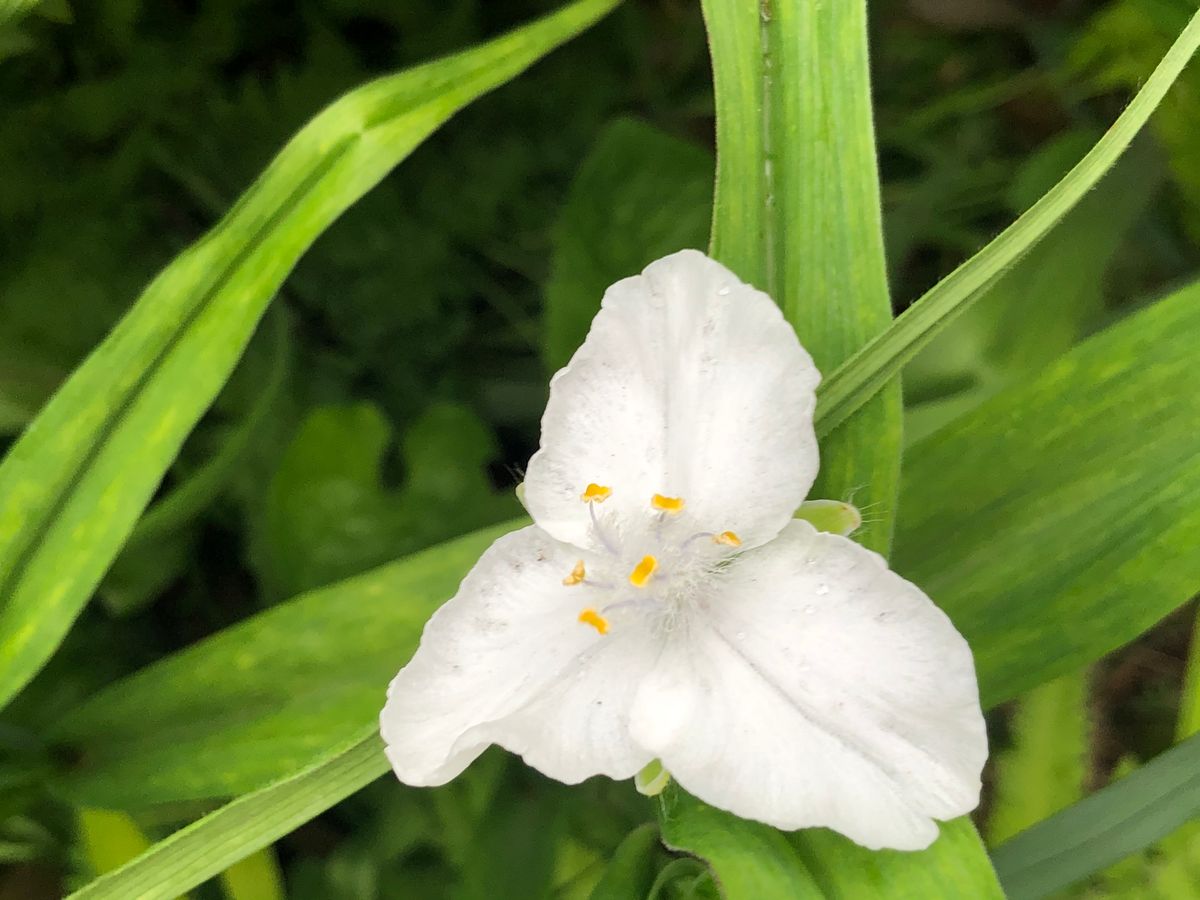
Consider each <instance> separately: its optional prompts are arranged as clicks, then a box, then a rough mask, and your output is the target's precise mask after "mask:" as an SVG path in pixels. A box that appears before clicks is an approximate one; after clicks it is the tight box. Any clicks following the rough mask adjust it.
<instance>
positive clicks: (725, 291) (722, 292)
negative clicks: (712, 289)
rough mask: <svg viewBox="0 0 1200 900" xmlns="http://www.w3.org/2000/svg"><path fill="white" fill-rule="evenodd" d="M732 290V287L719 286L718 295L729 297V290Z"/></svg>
mask: <svg viewBox="0 0 1200 900" xmlns="http://www.w3.org/2000/svg"><path fill="white" fill-rule="evenodd" d="M731 290H732V288H730V287H723V288H718V289H717V296H718V297H728V296H729V292H730V291H731Z"/></svg>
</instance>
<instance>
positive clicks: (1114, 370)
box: [894, 284, 1200, 706]
mask: <svg viewBox="0 0 1200 900" xmlns="http://www.w3.org/2000/svg"><path fill="white" fill-rule="evenodd" d="M1198 329H1200V284H1195V285H1192V286H1190V287H1188V288H1185V289H1183V290H1181V291H1179V292H1177V293H1176V294H1174V295H1173V296H1171V297H1168V298H1166V299H1164V300H1160V301H1159V302H1158V303H1156V304H1154V305H1153V306H1151V307H1150V308H1148V309H1145V310H1142V311H1141V312H1139V313H1137V314H1136V315H1134V316H1132V317H1130V318H1129V319H1127V320H1125V321H1124V322H1121V323H1120V324H1118V325H1116V326H1114V327H1112V328H1110V329H1108V330H1107V331H1105V332H1102V333H1100V334H1098V335H1096V336H1095V337H1093V338H1091V339H1090V340H1088V341H1086V342H1085V343H1083V344H1081V345H1080V346H1078V347H1077V348H1075V349H1074V350H1072V351H1071V352H1070V353H1068V354H1067V355H1066V356H1064V357H1063V358H1062V359H1061V360H1059V362H1057V363H1056V364H1055V365H1053V366H1051V367H1049V368H1048V369H1046V371H1044V372H1043V373H1042V374H1041V375H1039V376H1038V377H1037V378H1036V379H1034V380H1033V381H1031V382H1029V383H1027V384H1025V385H1021V386H1018V387H1014V388H1010V389H1009V390H1007V391H1004V392H1002V393H1000V394H998V395H997V396H996V397H994V398H992V399H991V400H989V401H987V402H985V403H984V404H983V405H982V406H980V407H979V408H978V409H977V410H975V411H974V412H972V413H970V414H968V415H967V416H964V417H963V418H961V419H958V420H956V421H955V422H953V423H952V424H951V425H949V426H947V427H946V428H944V429H943V430H941V431H939V432H936V433H935V434H933V435H932V436H931V437H929V438H927V439H926V440H924V441H921V442H920V443H918V444H916V445H915V446H914V447H913V449H912V452H911V455H910V461H909V463H908V466H907V467H906V469H905V473H904V487H903V490H902V492H901V499H902V504H903V506H902V508H903V510H904V512H903V514H902V516H901V523H900V528H899V530H898V531H897V540H896V552H895V556H894V562H895V566H896V569H897V570H898V571H899V572H901V573H902V574H903V575H905V576H906V577H908V578H911V579H912V580H913V581H915V582H916V583H917V584H919V585H921V586H922V587H923V588H925V589H926V590H927V591H928V592H929V595H930V596H931V597H935V598H937V601H938V603H939V604H940V605H941V606H942V608H943V609H945V610H946V612H947V614H948V615H949V616H950V618H951V619H953V620H954V623H955V624H956V625H957V626H958V628H959V630H960V631H962V633H963V634H964V635H965V636H966V637H967V640H968V641H970V643H971V646H972V648H973V649H974V651H975V664H976V667H977V668H978V670H979V675H980V691H981V692H982V695H983V699H984V703H985V705H987V706H991V705H994V704H996V703H1000V702H1003V701H1005V700H1008V699H1011V698H1012V697H1014V696H1015V695H1017V694H1018V693H1020V692H1021V691H1024V690H1027V689H1029V688H1032V687H1035V686H1037V685H1038V684H1041V683H1043V682H1044V681H1047V680H1048V679H1050V678H1053V677H1056V676H1058V675H1062V674H1065V673H1067V672H1073V671H1077V670H1078V669H1080V668H1081V667H1083V666H1085V665H1087V664H1088V663H1090V662H1092V661H1094V660H1095V659H1097V658H1098V657H1099V656H1101V655H1102V654H1104V653H1107V652H1108V651H1110V650H1112V649H1114V648H1116V647H1117V646H1119V645H1120V644H1122V643H1125V642H1126V641H1128V640H1130V639H1132V638H1133V637H1135V636H1136V635H1138V634H1139V633H1141V632H1142V631H1144V630H1145V629H1146V628H1149V627H1150V626H1151V625H1153V624H1154V623H1155V622H1157V621H1158V620H1159V619H1161V618H1162V617H1163V616H1165V615H1166V614H1167V613H1169V612H1171V611H1172V610H1174V609H1175V608H1177V607H1178V606H1179V605H1180V604H1182V603H1185V602H1186V601H1187V600H1188V599H1189V598H1190V597H1191V596H1193V595H1194V594H1195V592H1196V588H1197V586H1200V556H1197V554H1196V553H1195V547H1196V545H1197V542H1198V541H1200V432H1197V430H1196V427H1195V425H1196V422H1197V420H1198V419H1200V367H1198V366H1197V349H1196V339H1195V335H1196V333H1197V330H1198Z"/></svg>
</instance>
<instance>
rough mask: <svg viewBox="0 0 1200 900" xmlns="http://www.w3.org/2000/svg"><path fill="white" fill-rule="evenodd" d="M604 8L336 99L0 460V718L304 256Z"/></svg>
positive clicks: (568, 14) (531, 28) (589, 1)
mask: <svg viewBox="0 0 1200 900" xmlns="http://www.w3.org/2000/svg"><path fill="white" fill-rule="evenodd" d="M616 3H617V0H578V2H576V3H574V4H572V5H570V6H568V7H565V8H564V9H562V10H560V11H559V12H557V13H554V14H553V15H550V16H547V17H545V18H543V19H540V20H538V21H537V22H535V23H533V24H531V25H528V26H526V27H524V28H522V29H519V30H518V31H515V32H512V33H511V34H508V35H506V36H504V37H501V38H498V39H496V40H494V41H491V42H490V43H487V44H484V45H482V46H481V47H478V48H476V49H474V50H470V51H467V52H464V53H460V54H458V55H455V56H451V57H448V58H446V59H443V60H439V61H437V62H434V63H429V64H427V65H424V66H420V67H418V68H416V69H413V70H411V71H408V72H404V73H401V74H399V75H394V76H390V77H387V78H383V79H380V80H378V81H375V82H372V83H370V84H367V85H365V86H364V87H361V88H359V89H357V90H355V91H353V92H352V93H350V94H348V95H346V96H345V97H343V98H342V99H340V100H338V101H337V102H336V103H334V104H333V105H332V106H330V107H329V108H328V109H326V110H325V111H324V112H323V113H321V114H320V115H318V116H317V117H316V118H315V119H313V121H312V122H310V123H309V124H308V125H306V126H305V127H304V128H303V129H301V131H300V132H299V133H298V134H297V135H296V136H295V137H294V138H293V139H292V140H291V141H290V142H289V143H288V145H287V146H286V147H285V148H284V149H283V151H282V152H281V153H280V154H279V156H277V157H276V158H275V160H274V161H273V162H272V163H271V165H270V166H269V167H268V168H267V170H266V171H265V172H264V173H263V174H262V176H261V177H260V178H259V179H258V180H257V181H256V182H255V183H254V184H253V185H252V186H251V187H250V189H249V190H248V191H247V192H246V193H245V195H243V197H242V198H241V200H239V201H238V203H237V204H236V205H235V206H234V207H233V209H232V210H230V212H229V214H228V215H227V216H226V217H225V218H224V219H223V220H222V221H221V222H220V223H219V224H218V225H217V226H216V227H215V228H214V229H213V230H212V231H211V232H209V234H207V235H206V236H205V237H204V238H202V239H201V240H200V241H199V242H197V243H196V244H195V245H193V246H192V247H191V248H190V249H189V250H187V251H185V252H184V253H183V254H182V255H181V256H179V257H178V258H177V259H176V260H175V261H174V262H173V263H172V264H171V265H170V266H168V267H167V268H166V269H165V270H164V271H163V272H162V273H161V274H160V275H159V276H158V277H157V278H156V279H155V280H154V281H153V282H152V283H151V284H150V286H149V287H148V288H147V289H146V291H145V293H144V294H143V295H142V297H141V298H140V299H139V301H138V302H137V304H136V305H135V306H134V307H133V309H132V310H131V311H130V312H129V313H128V315H126V316H125V318H124V319H123V320H122V321H121V323H120V324H119V325H118V326H117V327H116V329H115V330H114V331H113V333H112V334H111V335H110V336H109V337H108V338H107V339H106V340H105V341H104V343H102V344H101V345H100V346H99V347H98V348H97V349H96V350H95V351H94V352H93V353H92V354H91V356H90V357H89V358H88V359H87V361H85V362H84V363H83V365H82V366H81V367H80V368H79V369H78V370H77V371H76V372H75V374H74V375H72V376H71V378H70V379H69V380H68V381H67V383H66V384H65V385H64V386H63V387H62V388H61V389H60V390H59V391H58V392H57V393H56V394H55V395H54V397H53V398H52V399H51V401H50V403H49V404H48V405H47V406H46V408H45V409H44V410H43V411H42V412H41V413H40V414H39V415H38V417H37V418H36V419H35V420H34V422H33V423H32V424H31V425H30V426H29V428H28V429H27V430H26V432H25V434H24V435H23V436H22V438H21V439H20V440H19V441H18V443H17V444H16V445H15V446H14V447H13V448H12V450H11V452H10V453H9V455H8V457H7V459H6V460H5V461H4V462H3V464H0V604H2V607H0V705H3V704H4V703H5V702H7V701H8V700H9V699H10V698H11V697H12V696H13V695H14V694H15V693H16V692H17V691H19V690H20V689H21V687H23V686H24V685H25V683H26V682H28V680H29V679H30V678H31V677H32V676H33V675H34V674H35V673H36V672H37V671H38V669H39V668H40V667H41V666H42V664H43V663H44V662H45V661H46V659H47V658H48V657H49V656H50V654H51V653H53V652H54V650H55V648H56V647H57V646H58V644H59V643H60V641H61V640H62V638H63V636H64V635H65V634H66V632H67V630H68V629H69V628H70V625H71V623H72V622H73V621H74V619H75V618H76V616H77V615H78V614H79V611H80V610H81V609H82V608H83V605H84V603H85V602H86V601H87V599H88V597H89V595H90V594H91V593H92V590H93V589H94V588H95V586H96V584H97V582H99V580H100V578H101V577H102V576H103V574H104V572H105V570H106V569H107V568H108V566H109V564H110V563H111V562H112V560H113V558H114V557H115V556H116V554H117V552H118V550H119V549H120V547H121V545H122V544H123V543H124V541H125V539H126V538H127V537H128V536H129V534H130V532H131V530H132V529H133V527H134V524H135V523H136V521H137V519H138V516H139V515H140V514H141V512H142V510H143V509H144V508H145V506H146V504H147V502H148V501H149V500H150V497H151V495H152V494H153V493H154V490H155V487H156V486H157V485H158V482H159V481H160V479H161V478H162V476H163V473H164V472H165V471H166V468H167V466H168V465H169V464H170V462H171V460H172V459H174V457H175V455H176V453H177V452H178V450H179V447H180V445H181V444H182V442H183V440H184V438H185V437H186V436H187V434H188V432H189V431H191V429H192V427H193V426H194V425H195V424H196V421H197V420H198V419H199V418H200V416H201V415H202V414H203V412H204V410H205V409H207V408H208V406H209V404H210V403H211V402H212V400H213V398H214V397H215V396H216V394H217V392H218V391H219V390H220V388H221V385H222V384H224V382H225V380H226V378H227V377H228V375H229V373H230V371H231V370H232V368H233V366H234V364H235V363H236V362H237V359H238V357H239V356H240V355H241V352H242V350H243V348H244V347H245V345H246V342H247V341H248V340H249V339H250V336H251V334H252V333H253V331H254V328H255V326H256V325H257V323H258V320H259V318H260V317H261V316H262V314H263V311H264V310H265V308H266V306H267V304H268V302H269V301H270V299H271V297H272V296H273V295H274V293H275V292H276V291H277V290H278V288H279V286H280V284H281V283H282V281H283V279H284V278H285V277H286V276H287V274H288V272H290V271H291V269H292V267H293V266H294V265H295V263H296V261H297V260H298V259H299V258H300V256H301V254H302V253H303V252H304V251H305V250H306V249H307V248H308V247H309V245H310V244H311V243H312V242H313V241H314V240H315V239H316V237H317V236H318V235H319V234H320V233H321V232H322V231H323V230H324V229H325V228H326V227H328V226H329V224H330V223H332V222H333V221H334V220H335V219H336V218H337V217H338V216H339V215H340V214H341V213H342V212H343V211H344V210H345V209H346V208H347V207H348V206H350V205H351V204H352V203H353V202H354V201H355V200H357V199H358V198H359V197H361V196H362V195H363V194H364V193H365V192H366V191H368V190H369V189H370V188H371V187H373V186H374V185H375V184H376V183H377V182H378V181H379V180H380V179H381V178H383V176H384V175H386V174H387V172H388V171H389V170H390V169H391V168H392V167H393V166H395V165H396V164H397V163H398V162H399V161H400V160H402V159H403V158H404V157H405V156H407V155H408V154H409V153H410V152H411V151H412V150H413V148H414V147H416V146H417V145H418V144H419V143H420V142H421V141H422V140H424V139H425V138H426V137H427V136H428V135H429V134H430V133H431V132H432V131H433V130H434V129H436V128H437V127H438V126H439V125H441V124H442V123H443V122H445V121H446V120H447V119H448V118H449V117H450V116H451V115H453V114H454V112H456V111H457V110H458V109H460V108H462V107H463V106H464V105H465V104H467V103H469V102H470V101H471V100H473V99H475V98H476V97H478V96H479V95H481V94H483V93H485V92H486V91H488V90H490V89H492V88H494V87H496V86H497V85H500V84H503V83H504V82H505V81H507V80H508V79H510V78H512V77H513V76H514V75H516V74H517V73H518V72H520V71H522V70H523V69H524V68H526V67H527V66H529V65H530V64H531V63H533V62H534V61H535V60H537V59H538V58H540V57H541V56H543V55H544V54H545V53H546V52H548V51H549V50H550V49H552V48H553V47H555V46H557V45H558V44H560V43H562V42H563V41H565V40H567V39H568V38H570V37H572V36H573V35H575V34H577V33H579V32H580V31H581V30H583V29H584V28H586V27H587V26H589V25H591V24H592V23H593V22H594V21H596V19H598V18H599V17H600V16H602V15H603V14H605V13H606V12H608V11H609V10H610V9H612V8H613V7H614V6H615V5H616Z"/></svg>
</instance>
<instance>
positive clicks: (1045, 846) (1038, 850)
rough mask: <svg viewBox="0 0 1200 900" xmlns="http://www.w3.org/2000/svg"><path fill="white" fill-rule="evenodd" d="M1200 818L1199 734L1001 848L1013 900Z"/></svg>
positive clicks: (999, 864) (1044, 891)
mask: <svg viewBox="0 0 1200 900" xmlns="http://www.w3.org/2000/svg"><path fill="white" fill-rule="evenodd" d="M1197 815H1200V735H1198V736H1196V737H1192V738H1189V739H1188V740H1186V741H1184V742H1183V743H1182V744H1177V745H1176V746H1174V747H1172V748H1171V749H1170V750H1168V751H1167V752H1166V753H1163V754H1162V755H1161V756H1157V757H1155V758H1154V759H1153V760H1151V761H1150V762H1149V763H1147V764H1146V765H1145V766H1143V767H1142V768H1140V769H1138V770H1136V771H1135V772H1133V773H1132V774H1131V775H1127V776H1126V777H1125V778H1122V779H1121V780H1120V781H1118V782H1117V783H1116V784H1112V785H1110V786H1108V787H1106V788H1104V789H1103V790H1101V791H1097V792H1096V793H1095V794H1092V795H1091V796H1090V797H1085V798H1084V799H1083V800H1080V801H1079V802H1078V803H1076V804H1075V805H1074V806H1071V807H1068V808H1067V809H1064V810H1063V811H1062V812H1060V813H1058V814H1057V815H1055V816H1052V817H1051V818H1049V819H1046V820H1045V821H1044V822H1039V823H1038V824H1037V825H1034V826H1033V827H1032V828H1029V829H1027V830H1026V831H1023V832H1021V833H1020V834H1018V835H1017V836H1016V837H1014V838H1013V839H1012V840H1010V841H1007V842H1006V843H1004V844H1001V845H1000V846H999V847H998V848H997V849H996V852H995V854H993V861H994V862H995V864H996V872H997V873H998V874H999V876H1000V883H1001V884H1002V885H1003V886H1004V890H1005V891H1006V893H1007V894H1008V896H1009V897H1011V898H1013V900H1037V898H1040V897H1048V896H1050V895H1051V894H1053V893H1055V892H1056V891H1059V890H1061V889H1062V888H1065V887H1068V886H1069V885H1072V884H1074V883H1075V882H1077V881H1079V880H1080V879H1082V878H1086V877H1087V876H1088V875H1091V874H1093V873H1095V872H1099V871H1101V870H1102V869H1104V868H1106V867H1107V866H1110V865H1112V864H1113V863H1115V862H1117V861H1118V860H1120V859H1123V858H1124V857H1126V856H1129V855H1130V854H1131V853H1136V852H1137V851H1138V850H1141V849H1143V848H1144V847H1148V846H1150V844H1152V843H1154V842H1155V841H1157V840H1158V839H1159V838H1162V837H1164V836H1165V835H1167V834H1169V833H1170V832H1171V831H1173V830H1174V829H1175V828H1178V827H1179V826H1180V825H1183V824H1184V823H1185V822H1188V821H1189V820H1191V819H1193V818H1195V817H1196V816H1197Z"/></svg>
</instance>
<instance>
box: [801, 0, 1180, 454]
mask: <svg viewBox="0 0 1200 900" xmlns="http://www.w3.org/2000/svg"><path fill="white" fill-rule="evenodd" d="M1197 46H1200V12H1198V13H1197V14H1196V15H1194V16H1193V17H1192V19H1191V20H1190V21H1189V22H1188V25H1187V27H1186V28H1185V29H1184V30H1183V32H1182V33H1181V34H1180V35H1179V38H1178V39H1177V40H1176V41H1175V43H1174V44H1173V45H1172V46H1171V49H1170V50H1169V51H1167V54H1166V56H1164V57H1163V59H1162V61H1161V62H1160V63H1159V64H1158V67H1157V68H1156V69H1155V70H1154V72H1153V74H1152V75H1151V76H1150V77H1149V78H1148V79H1147V80H1146V83H1145V85H1143V87H1142V89H1141V90H1140V91H1138V93H1137V96H1135V97H1134V98H1133V101H1132V102H1131V103H1130V104H1129V106H1128V107H1127V108H1126V109H1125V111H1124V112H1123V113H1121V115H1120V117H1118V119H1117V121H1116V122H1115V123H1113V126H1112V127H1111V128H1110V129H1109V130H1108V131H1107V132H1105V134H1104V136H1103V137H1102V138H1101V139H1100V140H1099V141H1098V142H1097V144H1096V146H1094V147H1093V148H1092V149H1091V150H1090V151H1089V152H1088V154H1087V155H1086V156H1085V157H1084V158H1083V159H1082V160H1080V161H1079V163H1078V164H1077V165H1076V166H1075V167H1074V168H1073V169H1071V171H1070V172H1068V173H1067V174H1066V176H1065V177H1064V178H1063V179H1062V180H1061V181H1059V182H1058V184H1056V185H1055V186H1054V187H1053V188H1052V189H1051V190H1050V191H1049V192H1048V193H1047V194H1046V195H1045V196H1043V197H1042V199H1040V200H1039V201H1038V202H1037V203H1035V204H1034V205H1033V206H1032V207H1031V208H1030V209H1029V210H1028V211H1027V212H1026V213H1025V214H1024V215H1022V216H1021V217H1020V218H1018V219H1017V220H1016V221H1015V222H1014V223H1013V224H1012V225H1010V226H1009V227H1008V228H1006V229H1005V230H1004V231H1003V232H1001V233H1000V234H999V235H998V236H997V237H996V238H995V239H994V240H992V242H991V243H989V244H988V245H987V246H986V247H984V248H983V249H982V250H981V251H980V252H979V253H977V254H975V256H973V257H971V259H969V260H967V261H966V262H965V263H963V264H962V265H961V266H959V267H958V268H957V269H955V270H954V271H953V272H951V273H950V274H949V275H948V276H947V277H946V278H944V279H942V280H941V281H940V282H938V284H936V285H935V286H934V287H933V288H932V289H930V290H929V291H928V292H926V294H925V295H924V296H923V297H921V299H920V300H918V301H917V302H916V303H914V304H913V305H912V306H910V307H909V308H908V309H907V310H905V311H904V313H903V314H901V315H900V317H899V318H897V319H896V321H895V323H894V324H893V325H892V326H891V327H890V328H888V330H887V331H885V332H883V333H882V334H880V335H879V336H878V337H876V338H874V339H872V340H871V341H870V342H869V343H868V344H867V345H866V346H864V347H863V348H862V349H861V350H859V351H858V352H857V353H855V355H854V356H853V357H852V358H851V359H849V360H847V361H846V362H845V363H844V364H843V365H842V366H840V367H839V368H838V370H837V371H835V372H834V373H833V374H832V375H830V376H829V377H828V378H827V379H826V380H825V382H824V383H823V384H822V385H821V389H820V390H819V392H818V395H819V401H820V402H819V406H818V409H817V431H818V434H828V433H830V432H831V431H832V430H833V429H834V428H836V427H837V426H838V425H840V424H841V423H842V422H844V421H845V420H846V419H847V418H848V417H849V416H850V415H851V414H852V413H853V412H854V411H855V410H856V409H858V408H859V407H860V406H862V405H863V404H864V403H866V402H867V401H868V400H869V399H870V398H872V397H873V396H875V394H876V393H877V392H878V391H879V390H881V389H882V388H883V387H884V386H885V385H886V384H888V382H889V381H890V380H891V379H892V377H893V376H894V375H895V374H896V372H897V371H899V369H900V368H901V367H902V366H903V365H904V364H905V363H906V362H908V361H909V360H910V359H912V357H913V356H914V355H915V354H916V353H917V352H918V351H919V350H920V349H921V348H922V347H924V346H925V345H926V344H927V343H928V342H929V341H930V340H931V339H932V338H933V337H934V335H936V334H937V332H938V331H939V330H941V329H942V328H943V327H945V326H946V325H947V324H949V322H951V321H952V320H953V318H954V317H955V316H956V315H958V314H959V313H961V312H963V311H964V310H965V309H966V308H967V307H968V306H969V305H970V304H971V303H972V302H974V301H975V300H977V299H978V298H979V297H981V296H982V295H983V293H984V292H985V291H986V289H987V288H988V287H989V286H990V285H991V283H992V282H993V281H994V280H995V279H996V278H998V277H999V276H1000V275H1001V274H1002V273H1003V272H1004V270H1005V269H1006V268H1007V267H1008V266H1010V265H1012V264H1013V263H1015V262H1016V261H1017V260H1018V259H1019V258H1020V257H1021V256H1022V255H1023V254H1024V253H1025V252H1026V251H1027V250H1029V249H1030V247H1032V246H1033V245H1034V244H1035V243H1036V242H1037V241H1039V240H1040V239H1041V238H1042V237H1043V236H1045V235H1046V233H1047V232H1049V231H1050V229H1051V228H1053V227H1054V225H1055V223H1056V222H1058V220H1059V219H1061V218H1062V217H1063V215H1065V214H1066V213H1067V212H1068V211H1069V210H1070V209H1072V208H1073V207H1074V206H1075V205H1076V204H1077V203H1078V202H1079V201H1080V200H1082V199H1083V197H1084V196H1086V194H1087V192H1088V191H1089V190H1090V189H1091V188H1092V186H1093V185H1095V184H1096V182H1097V181H1099V180H1100V178H1101V176H1103V174H1104V173H1105V172H1106V171H1108V169H1109V168H1110V167H1111V166H1112V165H1113V163H1115V162H1116V161H1117V158H1118V157H1119V156H1120V155H1121V153H1122V152H1123V151H1124V150H1125V148H1126V147H1128V146H1129V144H1130V142H1131V141H1132V140H1133V138H1134V136H1135V135H1136V134H1137V132H1138V131H1139V130H1140V129H1141V127H1142V126H1143V125H1144V124H1145V123H1146V120H1147V119H1148V118H1149V117H1150V114H1151V113H1152V112H1153V111H1154V109H1155V107H1157V106H1158V104H1159V102H1161V100H1162V98H1163V96H1164V95H1165V94H1166V92H1167V90H1168V89H1169V88H1170V86H1171V85H1172V84H1173V83H1174V81H1175V79H1176V78H1177V77H1178V76H1179V73H1180V72H1182V71H1183V68H1184V66H1186V65H1187V63H1188V60H1190V59H1191V57H1192V55H1193V54H1194V53H1195V51H1196V48H1197Z"/></svg>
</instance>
